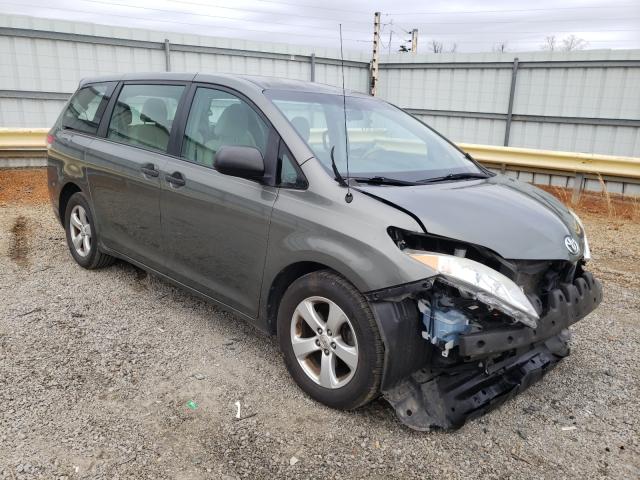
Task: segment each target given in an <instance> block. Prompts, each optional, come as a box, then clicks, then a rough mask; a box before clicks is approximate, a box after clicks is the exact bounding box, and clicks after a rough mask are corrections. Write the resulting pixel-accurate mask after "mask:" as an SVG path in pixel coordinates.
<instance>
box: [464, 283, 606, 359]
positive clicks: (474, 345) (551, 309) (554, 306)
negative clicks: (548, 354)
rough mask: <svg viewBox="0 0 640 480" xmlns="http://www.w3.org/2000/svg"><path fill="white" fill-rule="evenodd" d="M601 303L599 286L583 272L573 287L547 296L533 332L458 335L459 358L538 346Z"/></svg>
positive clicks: (517, 330) (525, 329)
mask: <svg viewBox="0 0 640 480" xmlns="http://www.w3.org/2000/svg"><path fill="white" fill-rule="evenodd" d="M536 300H537V301H538V302H540V300H539V299H536ZM601 301H602V285H601V284H600V282H599V281H598V280H596V279H594V278H593V275H591V274H590V273H589V272H584V273H583V275H582V276H581V277H578V278H577V279H576V280H575V282H574V283H573V284H570V283H565V284H562V285H561V287H560V288H557V289H555V290H552V291H551V292H550V293H549V298H548V299H547V305H548V309H547V313H546V315H545V316H544V317H541V318H540V319H539V320H538V325H537V327H536V328H535V329H534V328H528V327H524V326H517V327H512V328H501V329H499V330H491V331H488V332H477V333H470V334H466V335H465V334H463V335H460V350H459V351H460V355H462V356H463V357H467V358H469V359H471V358H477V357H482V356H486V355H487V354H495V353H499V352H504V351H506V350H511V349H513V348H520V347H523V346H525V345H531V344H533V343H537V342H540V341H542V340H544V339H546V338H549V337H552V336H554V335H557V334H559V333H560V332H561V331H562V330H563V329H565V328H567V327H569V325H572V324H574V323H575V322H577V321H578V320H580V319H581V318H584V317H585V316H586V315H587V314H588V313H590V312H591V311H593V310H594V309H595V308H596V307H597V306H598V305H599V304H600V302H601Z"/></svg>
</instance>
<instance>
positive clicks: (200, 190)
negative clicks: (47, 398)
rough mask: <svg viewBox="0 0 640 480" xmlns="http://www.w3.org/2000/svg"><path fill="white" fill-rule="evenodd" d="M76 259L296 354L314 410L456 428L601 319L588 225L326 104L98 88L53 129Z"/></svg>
mask: <svg viewBox="0 0 640 480" xmlns="http://www.w3.org/2000/svg"><path fill="white" fill-rule="evenodd" d="M47 142H48V145H49V148H48V182H49V192H50V196H51V202H52V204H53V208H54V211H55V214H56V215H57V216H58V217H59V219H60V221H61V223H62V225H63V226H64V228H65V230H66V238H67V243H68V246H69V250H70V252H71V256H72V257H73V258H74V260H75V261H76V262H77V263H78V264H79V265H80V266H82V267H84V268H89V269H94V268H101V267H106V266H108V265H110V264H111V263H112V262H113V261H114V259H116V258H119V259H122V260H124V261H126V262H130V263H132V264H134V265H136V266H138V267H140V268H143V269H145V270H147V271H149V272H152V273H153V274H155V275H158V276H160V277H162V278H165V279H166V280H168V281H170V282H172V283H174V284H176V285H178V286H180V287H182V288H184V289H186V290H188V291H190V292H192V293H194V294H197V295H199V296H201V297H204V298H205V299H208V300H210V301H212V302H215V303H216V304H218V305H221V306H222V307H224V308H226V309H228V310H230V311H232V312H235V314H236V315H237V316H238V317H240V318H243V319H244V320H246V321H248V322H250V323H252V324H254V325H255V326H257V327H258V328H259V329H261V330H263V331H265V332H267V333H269V334H273V335H277V337H278V341H279V344H280V348H281V350H282V354H283V357H284V361H285V363H286V366H287V369H288V370H289V372H290V374H291V376H292V377H293V379H294V380H295V381H296V383H297V384H298V385H299V386H300V388H301V389H302V390H304V391H305V392H306V393H307V394H308V395H310V396H311V397H312V398H314V399H316V400H317V401H320V402H322V403H324V404H326V405H328V406H330V407H334V408H341V409H354V408H356V407H359V406H361V405H364V404H366V403H367V402H370V401H371V400H373V399H375V398H376V397H379V396H380V395H382V396H383V397H384V398H385V399H386V400H387V401H388V402H389V403H390V404H391V405H392V406H393V408H394V409H395V411H396V414H397V416H398V418H399V419H400V420H401V421H402V422H403V423H405V424H406V425H408V426H410V427H411V428H414V429H419V430H428V429H435V428H440V429H451V428H457V427H459V426H461V425H462V424H463V423H464V422H465V421H466V420H468V419H470V418H474V417H477V416H479V415H481V414H483V413H484V412H486V411H487V410H489V409H490V408H493V407H495V406H496V405H499V404H500V403H502V402H504V401H505V400H506V399H508V398H510V397H511V396H513V395H515V394H517V393H518V392H519V391H522V390H523V389H525V388H526V387H528V386H529V385H530V384H531V383H533V382H534V381H536V380H538V379H539V378H540V377H541V376H542V375H543V374H544V373H545V372H547V371H548V370H550V369H551V368H552V367H553V366H555V365H556V364H557V363H558V362H559V361H560V359H562V358H563V357H565V356H567V355H568V353H569V347H568V341H569V331H568V327H569V326H570V325H571V324H573V323H575V322H577V321H578V320H580V319H582V318H583V317H585V316H586V315H587V314H588V313H590V312H591V311H592V310H594V309H595V308H596V306H597V305H598V304H599V303H600V302H601V299H602V287H601V285H600V283H599V282H598V281H597V280H595V279H594V278H593V276H592V275H591V274H590V273H589V272H587V271H586V270H585V265H586V262H588V260H589V257H590V252H589V245H588V243H587V237H586V235H585V231H584V227H583V225H582V223H581V221H580V219H579V218H578V217H577V216H576V215H575V213H573V212H572V211H571V210H569V209H567V208H566V207H565V206H564V205H563V204H562V203H561V202H559V201H558V200H556V199H555V198H554V197H553V196H551V195H549V194H547V193H545V192H544V191H542V190H539V189H538V188H535V187H533V186H531V185H528V184H525V183H521V182H519V181H517V180H515V179H512V178H508V177H505V176H503V175H497V174H494V173H492V172H491V171H489V170H487V169H486V168H485V167H483V166H482V165H480V164H478V163H477V162H476V161H475V160H474V159H473V158H472V157H471V156H470V155H468V154H465V153H464V152H463V151H461V150H460V149H459V148H457V147H456V146H455V145H454V144H453V143H451V142H449V141H448V140H447V139H445V138H444V137H442V136H441V135H439V134H438V133H437V132H435V131H434V130H432V129H431V128H429V127H428V126H427V125H425V124H424V123H422V122H421V121H419V120H417V119H416V118H414V117H413V116H411V115H409V114H407V113H405V112H404V111H403V110H401V109H399V108H397V107H395V106H393V105H391V104H389V103H386V102H384V101H381V100H379V99H376V98H373V97H370V96H366V95H362V94H358V93H354V92H343V90H341V89H337V88H334V87H330V86H325V85H320V84H317V83H309V82H301V81H290V80H282V79H274V78H267V77H252V76H237V75H234V76H232V75H205V74H178V73H167V74H156V73H154V74H135V75H124V76H118V77H115V76H112V77H101V78H92V79H86V80H83V81H82V82H81V83H80V86H79V88H78V90H77V92H76V93H75V94H74V95H73V97H72V98H71V99H70V101H69V102H68V104H67V105H66V106H65V108H64V110H63V112H62V114H61V115H60V118H59V119H58V120H57V122H56V123H55V125H54V126H53V128H52V129H51V131H50V133H49V135H48V137H47Z"/></svg>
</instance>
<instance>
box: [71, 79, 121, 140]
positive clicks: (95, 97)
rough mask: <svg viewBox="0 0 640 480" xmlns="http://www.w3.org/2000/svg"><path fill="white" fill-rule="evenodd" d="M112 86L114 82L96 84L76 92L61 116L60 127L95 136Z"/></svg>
mask: <svg viewBox="0 0 640 480" xmlns="http://www.w3.org/2000/svg"><path fill="white" fill-rule="evenodd" d="M113 85H115V82H109V83H96V84H93V85H88V86H86V87H82V88H81V89H80V90H78V92H77V93H76V94H75V95H74V96H73V98H72V99H71V101H70V102H69V106H68V107H67V109H66V110H65V111H64V114H63V115H62V127H63V128H70V129H71V130H78V131H80V132H84V133H91V134H93V135H95V134H96V132H97V131H98V125H99V124H100V118H101V117H102V113H103V112H104V109H105V108H106V106H107V103H108V102H109V97H108V96H107V92H109V91H110V90H111V88H112V87H113Z"/></svg>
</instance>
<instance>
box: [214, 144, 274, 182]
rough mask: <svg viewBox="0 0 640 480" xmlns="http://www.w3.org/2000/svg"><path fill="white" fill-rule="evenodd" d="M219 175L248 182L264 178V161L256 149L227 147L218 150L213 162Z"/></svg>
mask: <svg viewBox="0 0 640 480" xmlns="http://www.w3.org/2000/svg"><path fill="white" fill-rule="evenodd" d="M213 166H214V167H215V169H216V170H217V171H219V172H220V173H224V174H225V175H231V176H234V177H240V178H246V179H249V180H261V179H262V177H263V176H264V159H263V158H262V154H261V153H260V151H259V150H258V149H257V148H254V147H241V146H235V145H234V146H232V145H228V146H225V147H222V148H220V150H218V152H217V153H216V156H215V158H214V160H213Z"/></svg>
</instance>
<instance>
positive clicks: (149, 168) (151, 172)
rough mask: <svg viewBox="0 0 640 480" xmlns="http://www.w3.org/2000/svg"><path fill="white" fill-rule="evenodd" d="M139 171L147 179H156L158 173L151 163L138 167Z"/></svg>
mask: <svg viewBox="0 0 640 480" xmlns="http://www.w3.org/2000/svg"><path fill="white" fill-rule="evenodd" d="M140 171H141V172H142V173H144V174H145V175H146V176H148V177H157V176H158V175H160V172H159V171H158V170H156V166H155V165H154V164H153V163H145V164H144V165H143V166H142V167H140Z"/></svg>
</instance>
